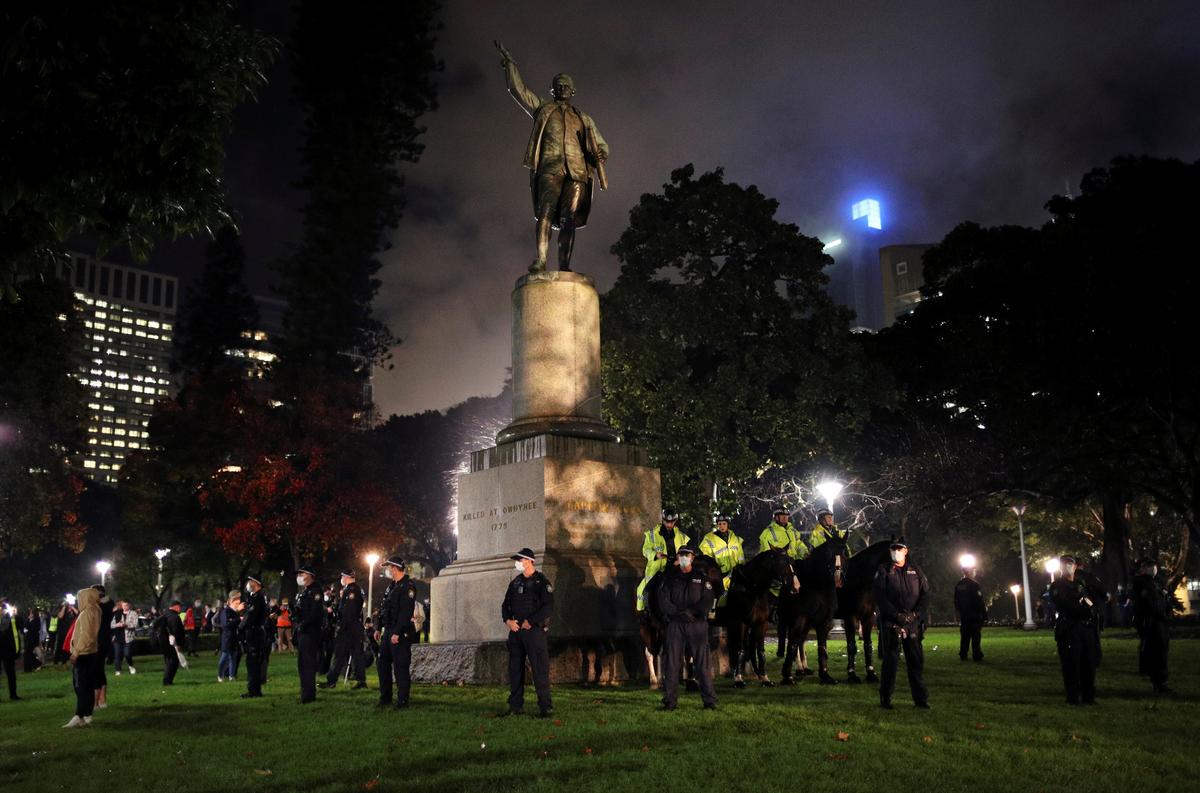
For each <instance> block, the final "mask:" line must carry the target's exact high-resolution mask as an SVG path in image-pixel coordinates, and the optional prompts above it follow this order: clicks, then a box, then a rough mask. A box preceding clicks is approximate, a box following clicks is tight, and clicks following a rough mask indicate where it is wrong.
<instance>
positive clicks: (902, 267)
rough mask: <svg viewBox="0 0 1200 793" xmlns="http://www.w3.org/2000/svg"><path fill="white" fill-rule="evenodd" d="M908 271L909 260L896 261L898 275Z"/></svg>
mask: <svg viewBox="0 0 1200 793" xmlns="http://www.w3.org/2000/svg"><path fill="white" fill-rule="evenodd" d="M906 273H908V262H896V275H905V274H906Z"/></svg>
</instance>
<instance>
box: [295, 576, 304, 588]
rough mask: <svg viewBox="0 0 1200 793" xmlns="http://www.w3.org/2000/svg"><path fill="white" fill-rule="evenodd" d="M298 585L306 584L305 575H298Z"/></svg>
mask: <svg viewBox="0 0 1200 793" xmlns="http://www.w3.org/2000/svg"><path fill="white" fill-rule="evenodd" d="M296 586H304V576H302V575H298V576H296Z"/></svg>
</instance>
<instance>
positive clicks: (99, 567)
mask: <svg viewBox="0 0 1200 793" xmlns="http://www.w3.org/2000/svg"><path fill="white" fill-rule="evenodd" d="M111 569H112V562H103V561H101V562H96V572H97V573H99V574H100V586H104V577H105V576H107V575H108V571H109V570H111Z"/></svg>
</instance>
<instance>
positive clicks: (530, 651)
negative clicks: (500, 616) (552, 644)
mask: <svg viewBox="0 0 1200 793" xmlns="http://www.w3.org/2000/svg"><path fill="white" fill-rule="evenodd" d="M526 661H529V666H530V668H531V669H532V670H533V687H534V689H536V690H537V700H538V710H543V711H545V710H550V708H552V707H553V705H552V704H551V702H550V652H549V651H548V650H547V649H546V632H545V631H544V630H542V629H541V628H539V627H536V626H535V627H533V628H530V629H529V630H516V631H510V632H509V634H508V707H509V709H510V710H522V709H523V708H524V707H525V662H526Z"/></svg>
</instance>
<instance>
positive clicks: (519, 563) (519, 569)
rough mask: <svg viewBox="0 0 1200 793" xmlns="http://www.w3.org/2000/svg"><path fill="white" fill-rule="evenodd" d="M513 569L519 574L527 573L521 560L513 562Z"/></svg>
mask: <svg viewBox="0 0 1200 793" xmlns="http://www.w3.org/2000/svg"><path fill="white" fill-rule="evenodd" d="M513 568H514V569H515V570H516V571H517V572H518V573H523V572H525V563H524V562H522V561H521V560H520V559H517V560H516V561H514V562H513Z"/></svg>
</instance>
